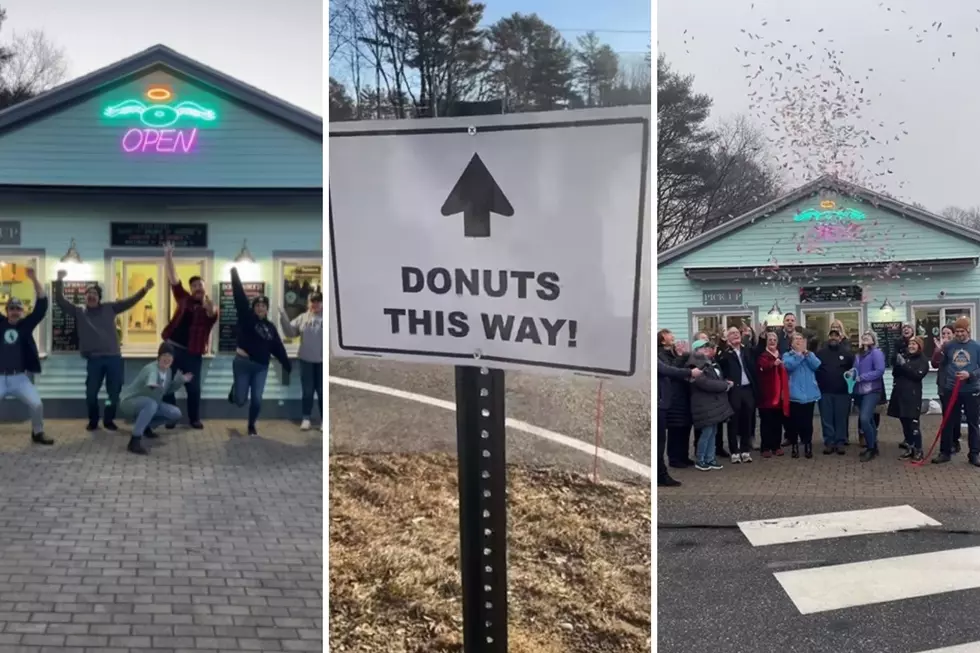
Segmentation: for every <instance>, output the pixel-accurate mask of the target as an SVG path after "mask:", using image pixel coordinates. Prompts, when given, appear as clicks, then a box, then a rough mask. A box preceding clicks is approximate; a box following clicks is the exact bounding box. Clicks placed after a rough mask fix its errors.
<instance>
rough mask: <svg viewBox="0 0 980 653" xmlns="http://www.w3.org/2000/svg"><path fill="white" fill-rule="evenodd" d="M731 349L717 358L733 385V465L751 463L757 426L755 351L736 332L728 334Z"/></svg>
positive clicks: (730, 443) (730, 440)
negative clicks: (753, 437)
mask: <svg viewBox="0 0 980 653" xmlns="http://www.w3.org/2000/svg"><path fill="white" fill-rule="evenodd" d="M725 335H726V339H727V341H728V347H727V348H726V349H725V351H723V352H722V353H721V355H719V356H718V365H719V366H720V367H721V371H722V374H724V375H725V378H726V379H727V380H729V381H731V382H732V389H731V391H730V392H729V393H728V399H729V401H730V402H731V404H732V419H731V421H730V422H728V449H729V450H730V451H731V454H732V463H733V464H737V463H750V462H752V436H753V435H754V433H753V427H754V426H755V403H756V397H755V394H756V378H755V361H756V360H757V359H758V356H757V355H756V354H755V353H754V350H753V349H748V348H745V347H743V346H742V334H741V332H740V331H739V330H738V329H737V328H735V327H731V328H730V329H728V333H726V334H725Z"/></svg>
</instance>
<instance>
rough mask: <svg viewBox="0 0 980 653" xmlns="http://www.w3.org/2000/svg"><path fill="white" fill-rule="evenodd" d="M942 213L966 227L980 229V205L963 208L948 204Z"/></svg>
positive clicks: (948, 218)
mask: <svg viewBox="0 0 980 653" xmlns="http://www.w3.org/2000/svg"><path fill="white" fill-rule="evenodd" d="M940 215H942V216H943V217H944V218H946V219H947V220H952V221H953V222H956V223H959V224H961V225H963V226H964V227H968V228H969V229H973V230H975V231H980V206H973V207H970V208H968V209H962V208H960V207H958V206H947V207H946V208H945V209H943V210H942V212H941V213H940Z"/></svg>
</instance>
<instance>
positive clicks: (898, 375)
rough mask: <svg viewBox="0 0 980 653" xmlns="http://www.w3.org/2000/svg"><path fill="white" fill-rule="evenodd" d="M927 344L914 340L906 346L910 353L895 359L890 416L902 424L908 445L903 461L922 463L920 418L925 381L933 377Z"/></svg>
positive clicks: (905, 447) (920, 340)
mask: <svg viewBox="0 0 980 653" xmlns="http://www.w3.org/2000/svg"><path fill="white" fill-rule="evenodd" d="M924 349H925V343H923V342H922V338H919V337H918V336H913V337H912V338H911V339H910V340H909V341H908V343H907V345H906V353H905V354H904V355H902V354H898V355H897V356H896V357H895V367H894V368H892V378H893V379H894V384H893V385H892V396H891V401H889V402H888V416H889V417H897V418H898V421H899V422H901V424H902V433H903V434H904V436H905V441H904V442H903V443H902V444H903V445H905V446H903V447H902V448H903V449H905V453H903V454H902V458H903V459H906V458H911V459H912V460H915V461H919V460H922V431H921V430H919V416H920V415H921V414H922V379H924V378H926V375H927V374H928V373H929V361H928V360H926V357H925V356H924V355H923V350H924Z"/></svg>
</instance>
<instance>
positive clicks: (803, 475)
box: [658, 415, 980, 510]
mask: <svg viewBox="0 0 980 653" xmlns="http://www.w3.org/2000/svg"><path fill="white" fill-rule="evenodd" d="M922 421H923V433H924V438H923V439H924V440H925V441H926V447H927V448H928V446H929V445H930V444H931V443H932V440H933V438H935V435H936V430H937V429H938V428H939V416H934V415H927V416H923V420H922ZM816 424H817V425H816V427H815V430H814V447H813V449H814V452H813V459H812V460H807V459H806V458H803V455H802V452H801V454H800V458H799V459H797V460H794V459H792V458H790V457H789V450H788V449H787V450H786V455H785V456H783V457H782V458H770V459H768V460H764V459H762V457H761V456H760V455H759V453H758V452H753V454H752V458H753V461H754V462H752V463H751V464H748V465H745V464H742V465H732V464H731V463H730V461H728V460H719V461H718V462H720V463H721V464H722V465H724V467H725V468H724V469H722V470H720V471H713V472H701V471H698V470H695V469H693V468H692V469H681V470H678V469H672V470H670V473H671V475H672V476H673V477H674V478H676V479H677V480H679V481H681V482H683V486H681V487H679V488H660V489H659V491H658V496H659V497H663V498H669V497H683V496H705V497H706V498H707V497H716V498H736V497H758V498H766V497H773V498H779V497H807V496H813V497H841V498H844V499H846V498H865V497H866V498H885V497H888V498H894V499H902V498H907V499H956V498H968V499H978V498H980V468H976V467H972V466H970V465H968V464H967V463H966V449H967V439H966V433H963V437H962V444H963V452H962V453H961V454H959V455H957V456H954V457H953V461H952V462H950V463H947V464H945V465H932V464H929V463H926V464H925V465H923V466H922V467H913V466H910V465H907V464H906V463H905V462H903V461H900V460H899V459H898V457H899V455H900V454H901V450H900V449H899V448H898V444H899V442H901V440H902V437H901V427H900V426H899V424H898V420H896V419H893V418H890V417H884V416H883V417H882V429H881V435H882V437H881V445H880V446H879V451H880V452H881V455H880V456H879V457H878V458H877V459H875V460H873V461H871V462H869V463H862V462H859V461H858V454H859V453H860V451H861V450H860V448H859V447H858V446H857V421H856V418H855V417H852V418H851V430H852V436H851V441H852V444H851V446H850V447H848V451H847V455H846V456H838V455H830V456H825V455H823V453H822V451H823V441H822V440H821V439H820V426H819V420H816ZM757 442H758V440H757ZM937 449H938V446H937ZM842 506H843V507H842V508H841V509H842V510H846V506H845V505H844V504H842Z"/></svg>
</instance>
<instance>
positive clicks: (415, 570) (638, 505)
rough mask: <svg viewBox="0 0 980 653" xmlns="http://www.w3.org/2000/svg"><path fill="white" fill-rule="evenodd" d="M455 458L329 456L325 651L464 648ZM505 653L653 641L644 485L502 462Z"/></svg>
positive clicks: (429, 652) (416, 652) (577, 652)
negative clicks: (505, 471)
mask: <svg viewBox="0 0 980 653" xmlns="http://www.w3.org/2000/svg"><path fill="white" fill-rule="evenodd" d="M457 491H458V490H457V487H456V460H455V458H454V457H452V456H446V455H441V454H439V455H372V456H349V455H336V454H334V455H331V458H330V650H331V651H338V652H339V651H343V652H345V653H355V652H356V653H361V652H364V653H367V652H370V653H377V652H379V651H385V652H386V653H450V652H460V651H462V645H461V629H462V625H461V617H460V614H461V607H460V581H459V568H458V565H459V521H458V519H459V517H458V512H457V508H458V501H457ZM508 496H509V514H508V529H509V540H508V546H509V556H508V557H509V568H508V574H509V590H510V592H509V594H510V599H509V601H510V628H509V639H510V647H509V650H510V653H620V652H623V653H625V652H627V651H630V652H632V651H644V650H649V648H650V590H651V587H650V491H649V488H648V487H645V486H639V485H625V484H613V483H600V484H599V485H593V484H592V483H591V482H590V480H589V479H588V478H586V477H583V476H580V475H576V474H569V473H564V472H560V471H555V470H531V469H524V468H520V467H514V466H512V467H510V468H509V493H508Z"/></svg>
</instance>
